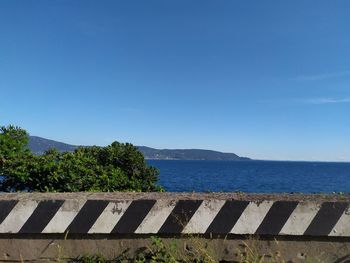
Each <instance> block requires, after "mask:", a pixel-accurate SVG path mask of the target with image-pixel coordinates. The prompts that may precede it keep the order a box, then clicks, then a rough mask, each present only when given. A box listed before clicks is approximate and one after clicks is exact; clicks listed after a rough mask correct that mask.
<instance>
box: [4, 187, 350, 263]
mask: <svg viewBox="0 0 350 263" xmlns="http://www.w3.org/2000/svg"><path fill="white" fill-rule="evenodd" d="M349 207H350V197H349V196H339V195H290V194H278V195H254V194H241V193H208V194H199V193H58V194H51V193H50V194H40V193H14V194H0V261H1V260H2V261H20V262H22V261H55V260H56V261H57V260H61V259H66V258H74V257H78V256H81V255H84V254H90V255H91V254H96V253H100V254H103V255H105V256H106V257H108V258H114V257H116V256H117V255H120V254H121V253H122V252H123V251H125V250H127V249H129V252H128V253H134V252H135V251H137V250H139V249H142V248H143V249H144V248H147V247H149V246H150V242H151V240H150V237H151V236H152V235H156V236H160V237H162V239H163V240H164V241H165V242H171V241H174V240H175V242H176V243H177V248H178V249H177V253H178V256H179V257H186V258H188V257H190V256H194V257H195V256H198V255H197V254H196V253H198V252H200V253H201V255H203V253H206V254H207V255H208V256H210V257H211V258H213V259H215V260H216V261H219V260H226V261H231V262H239V259H240V258H241V257H243V256H244V254H246V255H247V256H248V257H249V256H257V255H267V256H269V257H272V258H273V259H274V260H275V261H276V262H334V263H336V262H338V263H339V262H350V213H349ZM242 234H251V235H242ZM259 237H260V238H259ZM282 259H283V260H284V261H282Z"/></svg>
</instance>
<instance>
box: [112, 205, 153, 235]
mask: <svg viewBox="0 0 350 263" xmlns="http://www.w3.org/2000/svg"><path fill="white" fill-rule="evenodd" d="M155 203H156V200H135V201H132V203H131V204H130V206H129V207H128V209H127V210H126V211H125V213H124V214H123V215H122V217H121V218H120V220H119V221H118V223H117V224H116V226H115V227H114V228H113V230H112V232H111V233H123V234H125V233H134V232H135V230H136V229H137V228H138V226H139V225H140V224H141V223H142V221H143V219H145V217H146V216H147V214H148V212H149V211H150V210H151V209H152V207H153V205H154V204H155Z"/></svg>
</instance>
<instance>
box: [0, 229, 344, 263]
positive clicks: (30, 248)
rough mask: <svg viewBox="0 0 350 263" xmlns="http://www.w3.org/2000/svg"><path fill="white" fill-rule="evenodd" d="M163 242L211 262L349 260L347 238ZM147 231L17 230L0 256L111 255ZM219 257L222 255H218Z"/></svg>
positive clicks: (1, 243) (141, 243)
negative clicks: (122, 233)
mask: <svg viewBox="0 0 350 263" xmlns="http://www.w3.org/2000/svg"><path fill="white" fill-rule="evenodd" d="M162 240H163V241H164V242H165V243H166V244H170V243H171V242H174V241H175V243H176V248H177V249H176V253H177V256H178V257H179V258H185V259H190V258H193V257H195V258H200V257H201V256H203V255H204V254H206V257H207V258H211V259H212V260H213V262H220V261H222V262H225V261H226V262H227V261H228V262H240V260H242V259H243V258H245V257H246V258H251V259H252V258H253V257H256V256H258V255H260V256H262V255H265V256H266V259H272V260H274V261H273V262H290V263H292V262H325V263H328V262H331V263H340V262H350V242H349V240H346V242H345V241H344V240H341V239H339V238H338V239H334V240H332V241H331V242H330V240H323V239H299V240H295V239H293V240H291V239H288V238H280V237H276V238H275V239H273V238H269V239H263V238H262V239H257V238H256V237H252V238H249V237H235V238H232V237H226V238H224V237H221V238H217V237H215V238H209V237H203V236H188V237H177V238H170V237H163V238H162ZM151 246H152V245H151V240H150V239H149V237H146V236H144V237H120V238H117V237H110V236H109V237H107V236H91V235H89V236H80V237H77V236H76V237H75V238H73V239H71V238H69V237H68V239H67V238H66V239H65V237H63V236H62V237H58V236H56V237H50V235H48V236H42V235H41V236H27V237H25V236H23V237H21V238H11V237H3V238H1V239H0V262H24V261H33V262H55V261H61V262H62V261H63V262H64V261H65V260H67V259H71V258H76V257H79V256H81V255H92V254H97V253H99V254H103V255H104V256H105V257H106V258H109V259H113V258H115V257H116V256H118V255H120V254H122V252H123V251H126V250H128V253H127V254H128V255H132V254H134V253H135V251H143V250H145V249H147V248H148V247H151ZM223 260H225V261H223Z"/></svg>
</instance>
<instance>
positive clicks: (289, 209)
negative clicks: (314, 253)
mask: <svg viewBox="0 0 350 263" xmlns="http://www.w3.org/2000/svg"><path fill="white" fill-rule="evenodd" d="M298 203H299V202H292V201H276V202H275V203H273V205H272V206H271V208H270V210H269V211H268V212H267V214H266V216H265V218H264V220H263V221H262V222H261V224H260V226H259V227H258V229H257V230H256V232H255V234H258V235H278V234H279V232H280V231H281V229H282V228H283V226H284V225H285V223H286V222H287V220H288V218H289V217H290V215H291V214H292V213H293V211H294V209H295V208H296V207H297V205H298Z"/></svg>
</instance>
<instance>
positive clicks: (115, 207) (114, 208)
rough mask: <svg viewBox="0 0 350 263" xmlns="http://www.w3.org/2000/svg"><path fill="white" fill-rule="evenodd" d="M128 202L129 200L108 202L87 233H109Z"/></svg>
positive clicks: (127, 205) (126, 207)
mask: <svg viewBox="0 0 350 263" xmlns="http://www.w3.org/2000/svg"><path fill="white" fill-rule="evenodd" d="M130 204H131V201H120V202H110V203H109V204H108V205H107V206H106V208H105V209H104V210H103V212H102V213H101V215H100V216H99V217H98V218H97V220H96V222H95V223H94V225H93V226H92V227H91V228H90V230H89V232H88V233H111V231H112V230H113V228H114V227H115V225H116V224H117V223H118V221H119V220H120V218H121V217H122V216H123V215H124V213H125V211H126V209H128V207H129V205H130Z"/></svg>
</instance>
